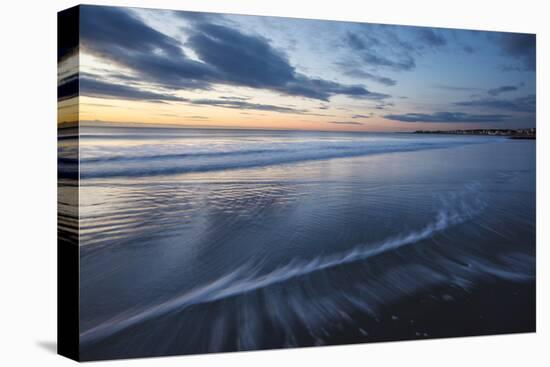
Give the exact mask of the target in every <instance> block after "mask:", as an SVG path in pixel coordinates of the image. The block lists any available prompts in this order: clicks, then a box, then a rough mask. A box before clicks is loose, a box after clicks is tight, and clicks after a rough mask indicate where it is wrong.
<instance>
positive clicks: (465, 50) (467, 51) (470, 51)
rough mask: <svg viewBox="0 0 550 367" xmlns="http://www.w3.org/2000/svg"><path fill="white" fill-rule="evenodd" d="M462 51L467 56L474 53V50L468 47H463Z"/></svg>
mask: <svg viewBox="0 0 550 367" xmlns="http://www.w3.org/2000/svg"><path fill="white" fill-rule="evenodd" d="M462 49H463V50H464V52H466V53H468V54H473V53H474V52H475V50H474V48H473V47H472V46H468V45H465V46H464V47H462Z"/></svg>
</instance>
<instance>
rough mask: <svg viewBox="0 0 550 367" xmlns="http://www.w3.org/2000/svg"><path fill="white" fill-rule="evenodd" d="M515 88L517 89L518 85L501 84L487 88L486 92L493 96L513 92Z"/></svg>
mask: <svg viewBox="0 0 550 367" xmlns="http://www.w3.org/2000/svg"><path fill="white" fill-rule="evenodd" d="M516 90H518V87H516V86H513V85H503V86H502V87H498V88H493V89H489V90H488V91H487V93H488V94H490V95H491V96H493V97H495V96H498V95H499V94H501V93H506V92H513V91H516Z"/></svg>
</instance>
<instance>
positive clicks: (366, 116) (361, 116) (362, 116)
mask: <svg viewBox="0 0 550 367" xmlns="http://www.w3.org/2000/svg"><path fill="white" fill-rule="evenodd" d="M370 117H371V115H353V116H351V118H352V119H368V118H370Z"/></svg>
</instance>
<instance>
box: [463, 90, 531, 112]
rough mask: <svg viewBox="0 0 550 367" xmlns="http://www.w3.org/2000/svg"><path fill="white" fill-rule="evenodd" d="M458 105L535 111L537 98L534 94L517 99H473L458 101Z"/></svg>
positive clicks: (514, 110)
mask: <svg viewBox="0 0 550 367" xmlns="http://www.w3.org/2000/svg"><path fill="white" fill-rule="evenodd" d="M455 104H456V105H457V106H465V107H478V108H489V109H495V110H506V111H513V112H535V111H536V107H537V100H536V97H535V95H534V94H530V95H528V96H524V97H518V98H515V99H493V98H490V99H474V100H471V101H463V102H456V103H455Z"/></svg>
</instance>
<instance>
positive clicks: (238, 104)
mask: <svg viewBox="0 0 550 367" xmlns="http://www.w3.org/2000/svg"><path fill="white" fill-rule="evenodd" d="M190 102H191V103H192V104H194V105H206V106H216V107H225V108H235V109H246V110H258V111H273V112H281V113H296V114H306V113H307V111H306V110H299V109H295V108H291V107H284V106H275V105H270V104H260V103H250V102H246V101H243V100H240V99H238V100H230V99H194V100H191V101H190Z"/></svg>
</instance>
